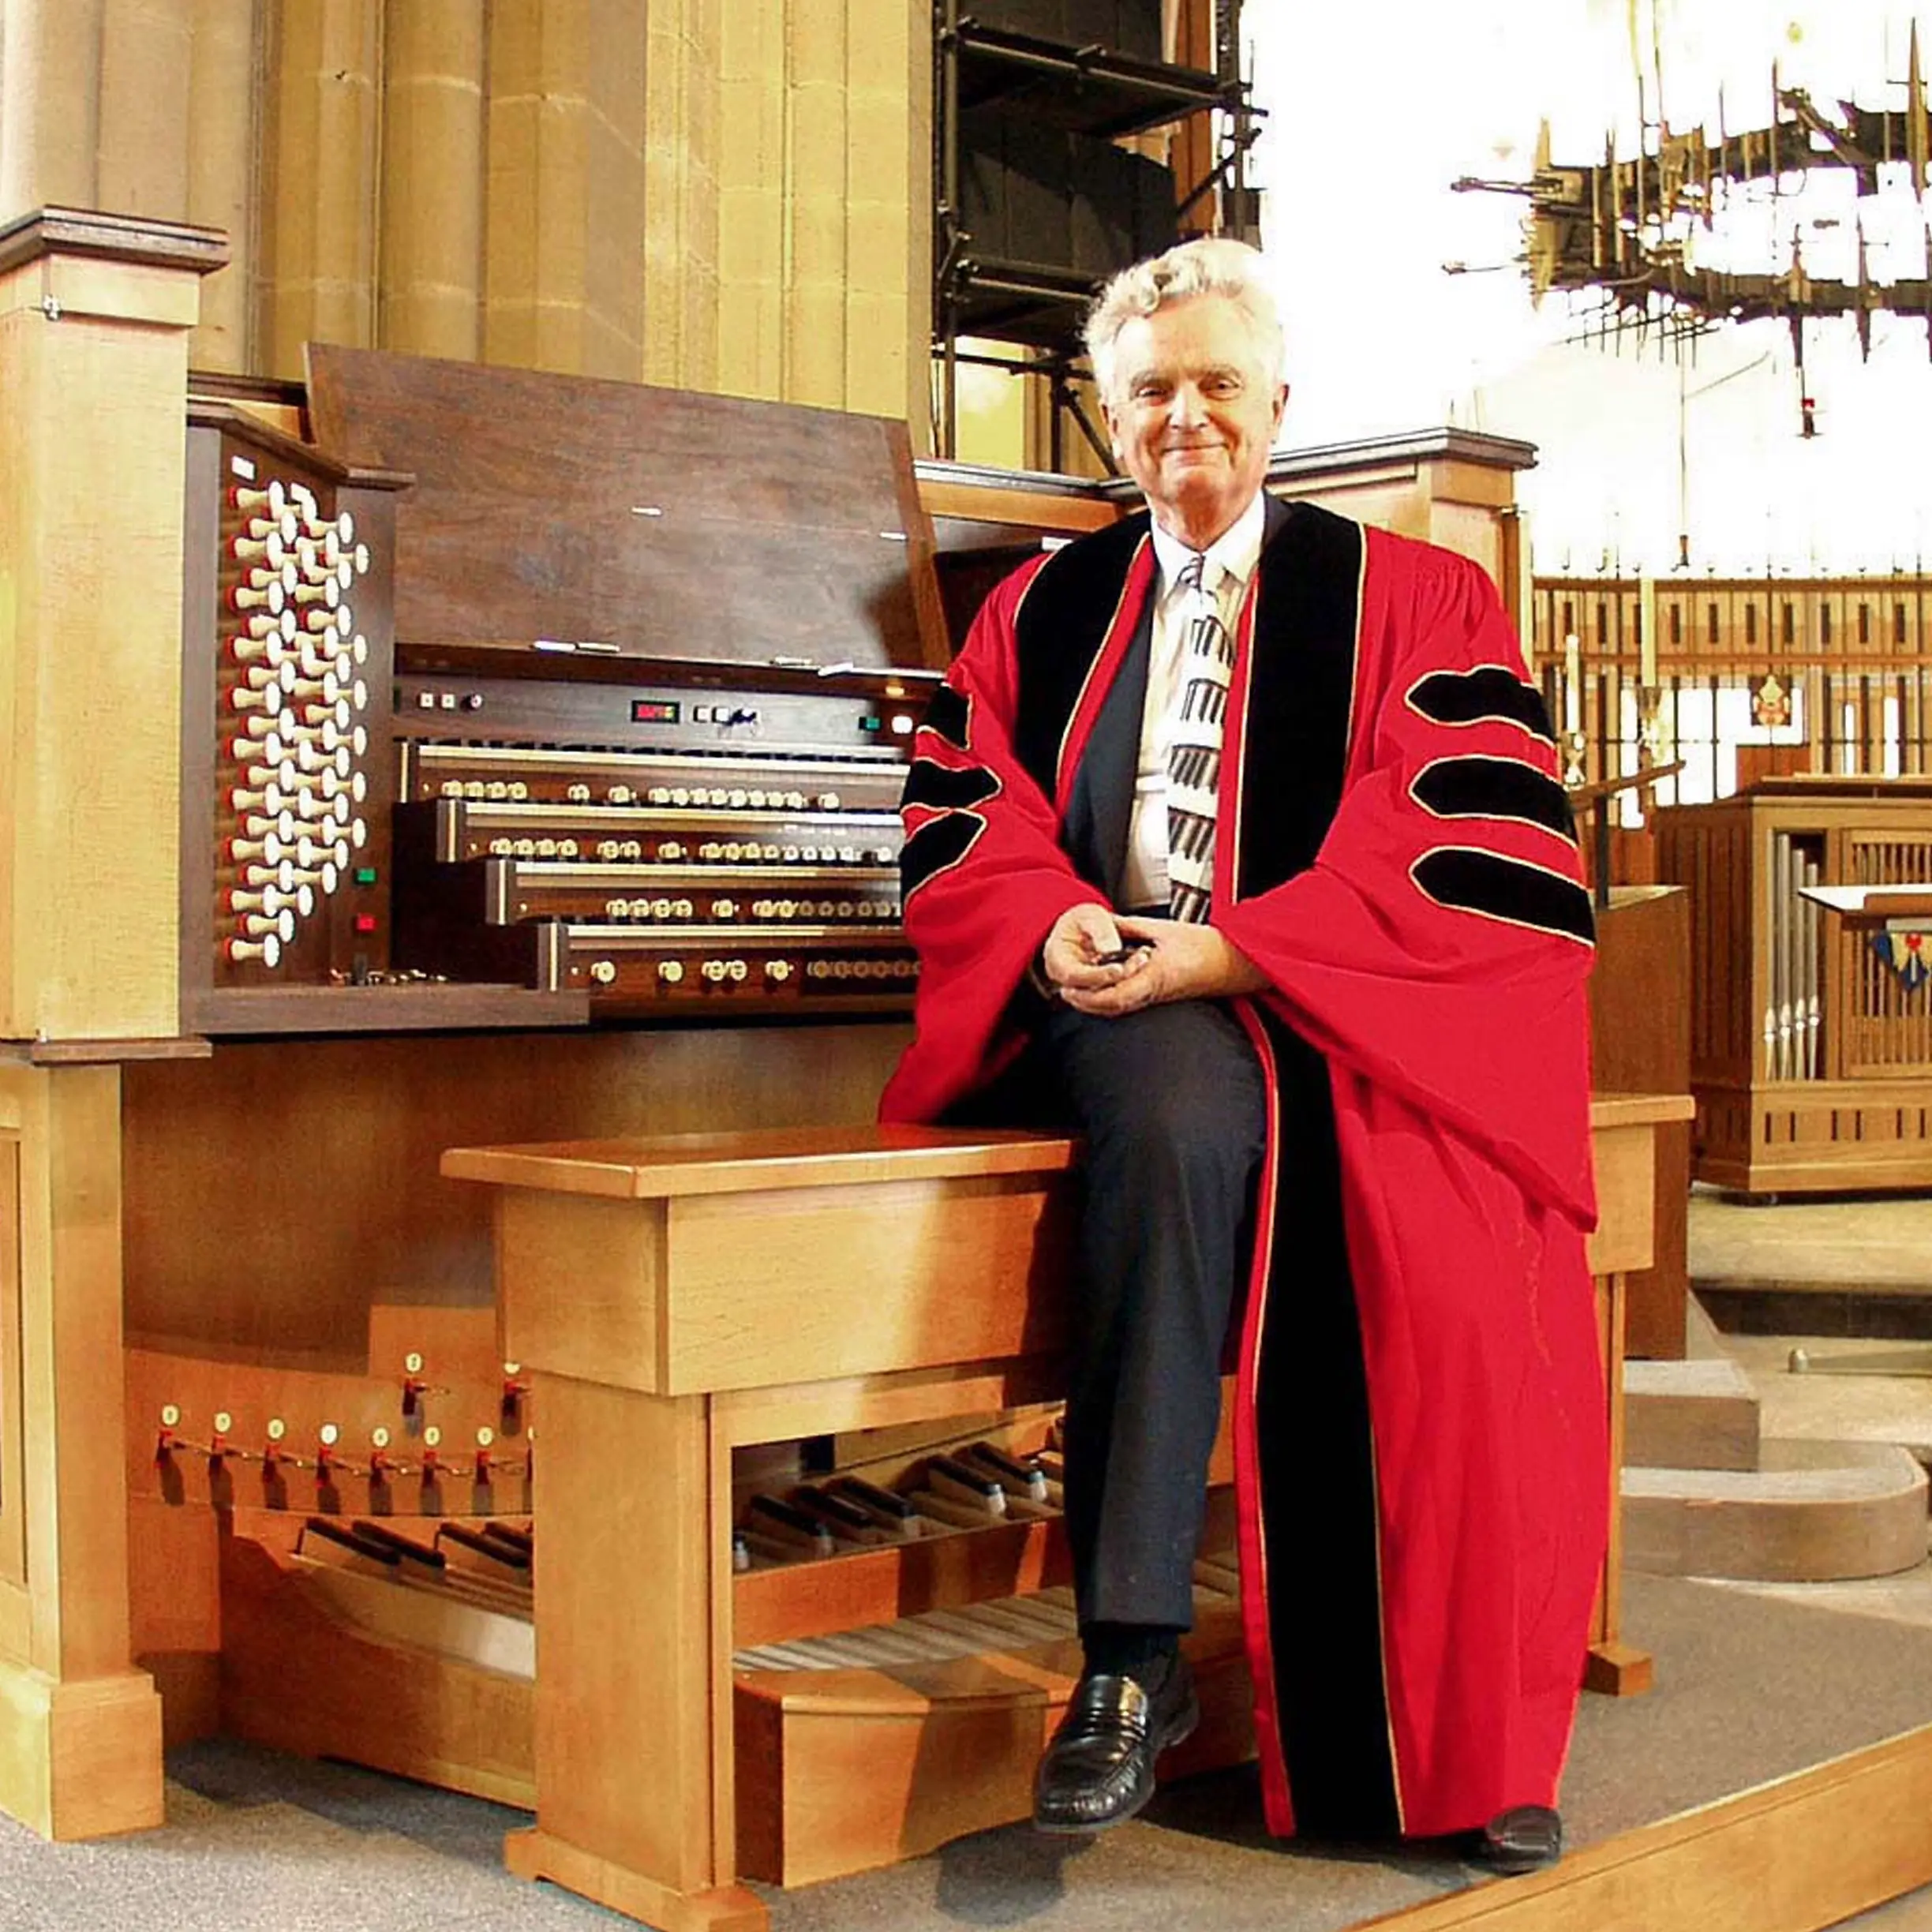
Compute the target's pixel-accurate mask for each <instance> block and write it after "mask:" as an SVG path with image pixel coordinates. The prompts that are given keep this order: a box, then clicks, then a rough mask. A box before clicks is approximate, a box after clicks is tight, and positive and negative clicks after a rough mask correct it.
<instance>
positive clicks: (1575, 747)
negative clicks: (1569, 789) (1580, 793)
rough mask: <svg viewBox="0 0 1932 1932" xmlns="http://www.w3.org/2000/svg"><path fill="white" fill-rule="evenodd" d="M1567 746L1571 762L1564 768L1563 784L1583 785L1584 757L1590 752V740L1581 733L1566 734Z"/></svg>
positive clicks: (1565, 741)
mask: <svg viewBox="0 0 1932 1932" xmlns="http://www.w3.org/2000/svg"><path fill="white" fill-rule="evenodd" d="M1563 741H1564V743H1565V744H1566V745H1567V747H1569V762H1567V764H1566V765H1565V766H1563V783H1564V784H1566V785H1572V786H1574V785H1580V784H1582V783H1583V756H1584V754H1585V753H1586V751H1589V739H1588V738H1587V737H1586V736H1585V735H1584V734H1583V733H1582V732H1580V731H1573V732H1566V733H1565V734H1564V739H1563Z"/></svg>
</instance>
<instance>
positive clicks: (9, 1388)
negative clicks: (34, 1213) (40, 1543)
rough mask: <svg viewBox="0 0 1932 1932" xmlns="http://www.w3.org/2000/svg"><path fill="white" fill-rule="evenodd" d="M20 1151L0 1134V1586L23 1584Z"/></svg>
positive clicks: (17, 1652) (14, 1648)
mask: <svg viewBox="0 0 1932 1932" xmlns="http://www.w3.org/2000/svg"><path fill="white" fill-rule="evenodd" d="M24 1342H25V1336H24V1334H23V1332H22V1331H21V1148H20V1141H19V1139H18V1137H17V1136H15V1135H13V1134H6V1135H3V1136H0V1582H6V1583H8V1584H11V1585H13V1586H16V1588H18V1587H20V1586H24V1584H25V1582H26V1581H27V1489H26V1466H25V1462H24V1450H25V1446H26V1438H25V1434H24V1413H23V1410H22V1408H21V1400H22V1384H21V1350H22V1347H23V1346H24ZM0 1651H5V1652H7V1653H9V1654H11V1655H13V1656H15V1657H19V1656H22V1655H24V1651H23V1650H22V1649H21V1648H20V1646H18V1645H17V1644H13V1645H9V1644H8V1643H7V1642H6V1640H5V1638H4V1637H0Z"/></svg>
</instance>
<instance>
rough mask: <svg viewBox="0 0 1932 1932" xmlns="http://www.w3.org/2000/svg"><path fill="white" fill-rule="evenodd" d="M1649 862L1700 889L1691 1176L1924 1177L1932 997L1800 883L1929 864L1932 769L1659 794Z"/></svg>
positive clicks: (1857, 880)
mask: <svg viewBox="0 0 1932 1932" xmlns="http://www.w3.org/2000/svg"><path fill="white" fill-rule="evenodd" d="M1657 863H1658V875H1659V877H1660V878H1662V879H1664V880H1668V881H1670V882H1673V883H1676V884H1679V885H1682V886H1687V887H1688V888H1689V893H1690V916H1691V972H1692V986H1693V1000H1692V1006H1691V1040H1690V1083H1691V1087H1692V1089H1693V1091H1694V1093H1695V1095H1696V1096H1697V1125H1696V1129H1695V1138H1694V1151H1693V1156H1692V1161H1693V1165H1692V1172H1693V1174H1694V1176H1695V1177H1696V1178H1698V1179H1699V1180H1703V1181H1713V1182H1715V1183H1716V1184H1717V1185H1719V1186H1720V1187H1725V1188H1731V1189H1736V1190H1738V1191H1739V1192H1740V1193H1752V1194H1762V1193H1804V1192H1813V1191H1816V1190H1818V1189H1856V1188H1922V1187H1924V1186H1926V1185H1927V1184H1928V1183H1932V997H1929V996H1928V993H1927V990H1926V986H1925V984H1924V982H1923V975H1912V974H1911V973H1910V972H1900V970H1898V968H1897V967H1896V965H1895V964H1893V962H1892V961H1891V960H1889V958H1885V957H1881V956H1880V953H1879V952H1878V949H1876V948H1874V945H1872V943H1871V940H1872V934H1870V931H1869V930H1865V929H1863V928H1859V927H1854V926H1852V925H1850V924H1843V925H1840V923H1838V922H1836V921H1834V920H1833V919H1830V918H1829V916H1827V915H1824V914H1822V912H1821V911H1820V909H1819V908H1818V904H1816V902H1815V901H1814V900H1812V899H1810V897H1807V888H1815V887H1817V886H1821V885H1823V886H1852V887H1884V886H1902V885H1905V886H1908V885H1920V884H1923V883H1925V882H1927V881H1932V781H1929V780H1926V779H1923V778H1919V779H1914V778H1894V779H1870V778H1857V779H1852V778H1830V777H1807V776H1789V777H1767V778H1764V779H1761V780H1760V781H1758V783H1757V784H1754V785H1753V786H1752V787H1751V788H1750V789H1749V790H1748V791H1746V792H1740V793H1739V794H1738V795H1737V796H1735V797H1732V798H1727V799H1718V800H1717V802H1716V803H1713V804H1707V805H1683V806H1676V807H1666V808H1664V810H1662V811H1659V812H1658V814H1657ZM1905 963H1906V964H1908V965H1909V959H1908V960H1907V961H1906V962H1905Z"/></svg>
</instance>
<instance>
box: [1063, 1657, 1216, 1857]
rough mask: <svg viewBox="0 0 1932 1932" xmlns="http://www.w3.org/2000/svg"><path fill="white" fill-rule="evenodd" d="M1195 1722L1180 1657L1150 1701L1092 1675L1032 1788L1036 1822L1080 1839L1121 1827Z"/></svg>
mask: <svg viewBox="0 0 1932 1932" xmlns="http://www.w3.org/2000/svg"><path fill="white" fill-rule="evenodd" d="M1199 1721H1200V1703H1199V1702H1198V1701H1197V1700H1196V1697H1195V1695H1194V1673H1193V1670H1192V1669H1191V1668H1189V1664H1188V1661H1187V1659H1186V1658H1185V1657H1181V1656H1178V1655H1177V1656H1176V1657H1174V1660H1173V1661H1172V1662H1171V1663H1170V1664H1169V1665H1168V1666H1167V1671H1166V1676H1163V1678H1162V1679H1161V1682H1160V1684H1159V1687H1158V1688H1157V1689H1156V1690H1155V1693H1154V1694H1153V1695H1152V1697H1151V1698H1150V1697H1149V1696H1148V1694H1147V1692H1146V1691H1145V1690H1143V1689H1142V1688H1141V1687H1140V1685H1139V1684H1138V1683H1136V1682H1135V1681H1134V1679H1133V1678H1131V1677H1118V1676H1106V1675H1100V1674H1096V1673H1095V1672H1088V1674H1087V1675H1086V1676H1083V1677H1082V1678H1081V1679H1080V1682H1079V1683H1077V1684H1076V1685H1075V1686H1074V1687H1073V1696H1072V1697H1071V1698H1069V1699H1068V1701H1067V1708H1066V1715H1065V1717H1062V1718H1061V1720H1060V1728H1058V1730H1057V1731H1055V1732H1054V1735H1053V1742H1052V1743H1050V1744H1049V1745H1048V1746H1047V1754H1046V1755H1045V1756H1044V1757H1043V1758H1041V1760H1040V1766H1039V1776H1038V1777H1036V1778H1035V1780H1034V1784H1033V1822H1034V1824H1035V1825H1037V1826H1038V1827H1039V1829H1040V1830H1042V1831H1043V1832H1057V1833H1069V1834H1073V1835H1075V1836H1084V1835H1085V1834H1087V1833H1091V1832H1099V1831H1105V1830H1106V1829H1107V1827H1108V1826H1109V1825H1119V1824H1123V1823H1125V1822H1126V1820H1128V1819H1129V1818H1132V1817H1133V1814H1135V1813H1136V1811H1138V1810H1140V1807H1142V1806H1143V1805H1144V1804H1145V1803H1147V1801H1148V1799H1150V1798H1151V1797H1152V1796H1153V1795H1154V1761H1155V1758H1158V1757H1159V1755H1160V1754H1161V1753H1162V1752H1163V1751H1164V1750H1166V1748H1167V1747H1168V1746H1169V1745H1170V1744H1178V1743H1180V1742H1181V1739H1183V1738H1185V1736H1187V1735H1189V1732H1192V1731H1193V1728H1194V1727H1195V1725H1196V1724H1197V1723H1198V1722H1199Z"/></svg>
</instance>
